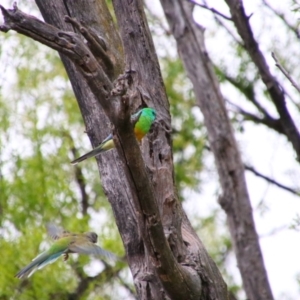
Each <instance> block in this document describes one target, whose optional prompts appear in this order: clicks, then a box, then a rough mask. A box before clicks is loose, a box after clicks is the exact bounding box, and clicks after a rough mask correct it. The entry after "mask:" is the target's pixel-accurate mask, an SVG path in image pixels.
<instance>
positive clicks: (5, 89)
mask: <svg viewBox="0 0 300 300" xmlns="http://www.w3.org/2000/svg"><path fill="white" fill-rule="evenodd" d="M1 45H2V48H1V50H2V51H1V58H4V57H6V58H7V59H6V61H5V60H4V59H3V60H2V59H1V61H2V66H1V67H3V68H4V69H5V70H6V78H5V80H4V79H3V80H1V81H0V86H1V90H0V92H1V93H0V117H1V121H0V131H1V136H0V189H1V195H0V211H1V213H0V239H1V242H0V251H1V253H2V254H3V255H5V257H6V259H2V260H1V261H0V299H25V300H26V299H67V298H68V297H69V296H70V295H72V294H73V293H75V292H76V289H77V288H78V286H79V284H80V283H81V282H82V281H84V280H87V278H89V280H90V282H91V283H90V284H88V285H87V289H86V290H85V291H84V293H83V295H82V298H80V299H107V296H105V295H108V294H115V295H116V298H115V299H118V293H117V292H116V291H117V290H118V289H119V287H120V284H119V283H118V282H119V279H118V278H117V277H115V276H110V277H107V278H106V277H103V276H102V277H103V278H102V280H96V279H97V278H98V277H97V276H98V275H97V274H96V275H94V273H93V275H90V273H91V271H90V270H89V269H87V271H86V270H85V268H83V267H84V266H86V265H89V264H92V266H93V265H94V264H95V263H97V264H99V260H97V259H95V258H89V257H87V256H86V257H85V256H81V257H77V256H73V257H71V258H70V259H69V261H67V262H66V263H64V262H63V261H62V259H59V260H58V261H57V262H55V263H54V264H53V265H50V266H47V267H45V268H44V269H42V270H41V271H37V272H36V273H35V274H34V275H33V276H32V277H30V278H29V279H25V280H19V279H16V278H14V275H15V274H16V273H17V272H18V271H19V270H20V269H21V268H23V267H24V266H25V265H27V264H28V263H30V261H31V259H33V258H34V257H35V256H37V254H38V253H40V252H41V251H44V250H45V249H46V248H47V247H49V245H50V243H51V241H50V240H49V238H48V237H47V235H46V232H45V224H46V223H47V222H49V221H50V222H55V223H57V224H58V225H60V226H63V227H65V228H66V229H68V230H70V231H74V232H83V231H87V230H89V231H90V230H94V231H96V232H97V233H98V236H99V241H100V245H101V246H102V247H104V248H106V249H108V250H111V251H113V252H115V253H117V254H118V255H123V253H124V252H123V246H122V242H121V239H120V237H119V234H118V231H117V229H116V225H115V224H114V219H113V216H112V212H111V210H110V208H109V205H108V203H107V200H106V198H105V197H104V194H103V191H102V189H101V185H100V182H99V175H98V171H97V168H96V166H95V163H93V162H92V161H90V162H87V164H89V166H90V168H86V169H84V170H82V172H83V176H84V181H85V183H86V186H85V188H86V189H87V192H88V195H89V199H88V202H89V208H88V212H89V213H88V214H83V213H82V205H81V201H82V199H81V194H80V191H79V187H78V184H77V182H76V178H75V176H76V174H75V168H74V167H73V166H71V165H70V164H69V162H70V160H71V159H74V154H73V153H72V148H73V147H74V144H75V145H77V144H82V142H80V141H81V139H82V136H84V135H85V134H84V132H83V128H84V125H83V123H82V117H81V115H80V112H79V109H78V105H77V103H76V100H75V98H74V95H73V92H72V90H71V88H70V84H69V82H68V79H67V75H66V73H65V71H64V69H63V67H62V64H61V62H60V59H59V57H58V55H57V54H56V53H55V52H54V51H51V50H50V49H47V48H46V47H44V46H41V45H39V44H38V43H33V42H32V41H31V40H29V39H28V38H24V37H22V36H20V35H18V36H16V35H15V34H12V35H1ZM33 57H35V59H32V58H33ZM87 146H89V145H88V144H87ZM79 151H81V149H80V150H79ZM102 215H103V217H102ZM96 216H98V217H97V218H96ZM100 217H101V220H103V222H102V221H101V222H100V223H99V220H98V219H99V218H100ZM95 219H97V224H94V226H93V225H92V224H93V222H95ZM124 267H125V265H124V264H121V265H118V267H117V268H118V270H117V271H118V272H119V271H120V270H122V269H123V268H124ZM99 268H100V269H99V271H98V273H99V274H102V273H103V272H104V271H105V269H106V267H105V266H104V265H103V264H101V263H100V267H99ZM103 268H104V269H103ZM80 269H82V270H83V271H82V272H81V273H80V276H79V275H78V272H79V270H80ZM101 269H103V271H102V270H101ZM104 273H105V272H104ZM94 277H95V278H96V279H95V280H93V278H94ZM96 285H97V288H98V289H101V290H102V292H99V295H97V296H95V294H94V291H95V290H96ZM108 291H109V292H108ZM111 291H115V292H114V293H111ZM92 295H93V296H92ZM111 299H113V297H112V298H111Z"/></svg>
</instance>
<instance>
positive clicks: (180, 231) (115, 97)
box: [0, 0, 229, 300]
mask: <svg viewBox="0 0 300 300" xmlns="http://www.w3.org/2000/svg"><path fill="white" fill-rule="evenodd" d="M36 2H37V4H38V6H39V8H40V10H41V12H42V14H43V16H44V19H45V20H46V22H48V23H49V24H52V25H48V24H45V23H43V22H41V21H38V20H37V19H35V18H33V17H30V16H28V15H25V14H23V13H22V12H20V11H19V10H18V9H17V8H16V7H15V8H14V9H13V10H5V9H4V8H3V7H2V8H1V9H2V13H3V15H4V18H5V25H3V26H1V28H0V29H1V30H2V31H8V30H10V29H14V30H16V31H17V32H19V33H22V34H25V35H27V36H29V37H31V38H34V39H36V40H38V41H39V42H41V43H44V44H45V45H47V46H49V47H52V48H53V49H55V50H57V51H59V52H60V54H61V57H62V60H63V62H64V64H65V67H66V70H67V72H68V75H69V77H70V80H71V83H72V86H73V89H74V91H75V94H76V97H77V99H78V103H79V106H80V109H81V111H82V114H83V118H84V120H85V124H86V127H87V133H88V135H89V138H90V140H91V142H92V144H93V146H95V145H97V144H98V143H99V142H100V141H101V140H102V139H103V137H104V136H106V135H107V133H108V131H109V130H108V129H109V124H108V121H107V120H108V119H109V120H110V121H111V123H112V124H113V125H114V140H115V143H116V148H117V152H115V151H112V152H109V153H105V154H103V155H102V156H99V157H98V158H97V161H98V166H99V170H100V174H101V179H102V184H103V188H104V191H105V193H106V195H107V197H108V199H109V201H110V203H111V205H112V208H113V211H114V214H115V217H116V222H117V225H118V228H119V231H120V234H121V237H122V239H123V243H124V246H125V250H126V254H127V258H128V263H129V266H130V268H131V271H132V274H133V277H134V282H135V286H136V289H137V293H138V297H139V298H140V299H208V300H210V299H228V298H229V294H228V291H227V287H226V284H225V283H224V281H223V279H222V277H221V275H220V273H219V271H218V269H217V267H216V265H215V264H214V262H213V261H212V260H211V259H210V257H209V256H208V255H207V253H206V250H205V249H204V247H203V245H202V243H201V241H200V240H199V238H198V237H197V235H196V233H195V232H194V230H193V229H192V227H191V225H190V223H189V221H188V219H187V217H186V215H185V213H184V212H183V210H182V207H181V205H180V203H179V202H178V197H177V194H176V189H175V187H174V175H173V161H172V150H171V139H170V128H171V125H170V116H169V111H168V102H167V98H166V95H165V89H164V86H163V83H162V79H161V74H160V70H159V65H158V61H157V57H156V55H155V50H154V47H153V42H152V40H151V36H150V33H149V29H148V26H147V22H146V18H145V15H144V12H143V7H142V2H141V1H137V0H133V1H131V2H130V3H124V1H117V0H115V1H114V2H113V4H114V7H115V12H116V16H117V19H118V22H119V26H120V28H121V35H122V40H123V44H124V50H125V53H126V55H125V56H126V60H127V65H128V66H130V69H131V70H129V71H130V72H127V73H125V74H124V75H123V76H122V77H118V79H117V80H116V81H115V82H113V80H114V79H116V78H117V76H118V75H120V74H121V73H122V72H123V71H124V66H123V52H122V47H121V42H120V39H119V37H118V34H117V33H116V30H115V27H114V24H113V23H112V20H111V16H110V15H109V13H108V10H107V8H105V7H106V6H105V5H106V4H105V2H104V1H98V2H95V1H76V3H74V2H72V3H71V1H70V2H69V1H55V0H43V1H42V0H37V1H36ZM65 15H66V16H68V17H67V18H64V16H65ZM74 18H76V19H77V21H76V20H75V19H74ZM65 21H67V23H65ZM81 21H84V23H82V22H81ZM79 22H81V23H79ZM95 30H96V31H95ZM74 32H77V33H78V34H75V33H74ZM95 32H96V33H97V34H95ZM110 32H113V33H112V35H110ZM99 34H100V35H101V36H102V38H99V36H98V35H99ZM81 35H82V36H84V38H85V40H86V41H87V42H88V43H87V44H86V43H84V40H83V38H82V36H81ZM140 104H147V105H148V106H153V107H155V108H156V110H157V111H158V121H157V123H156V124H155V126H154V130H153V132H152V133H151V134H150V135H149V139H148V140H147V139H145V140H144V141H143V144H142V149H143V157H142V156H141V152H140V149H139V147H138V144H137V141H136V139H135V137H134V135H133V131H132V126H131V124H130V122H129V116H130V112H131V111H130V110H131V109H130V108H131V106H132V108H133V109H135V108H136V107H138V106H140ZM106 117H108V119H107V118H106ZM124 179H126V180H124Z"/></svg>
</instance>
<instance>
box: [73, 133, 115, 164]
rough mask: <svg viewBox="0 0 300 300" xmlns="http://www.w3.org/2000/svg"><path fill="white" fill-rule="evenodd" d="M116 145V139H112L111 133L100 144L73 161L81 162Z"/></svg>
mask: <svg viewBox="0 0 300 300" xmlns="http://www.w3.org/2000/svg"><path fill="white" fill-rule="evenodd" d="M114 147H115V145H114V141H113V139H112V135H111V134H110V135H109V136H108V137H107V138H106V139H105V140H104V141H103V142H102V143H101V144H100V145H99V146H97V147H96V148H95V149H93V150H92V151H90V152H88V153H86V154H84V155H82V156H80V157H78V158H76V159H75V160H73V161H71V164H72V165H77V164H78V163H79V162H81V161H83V160H86V159H87V158H90V157H94V156H97V155H99V154H100V153H102V152H105V151H108V150H111V149H113V148H114Z"/></svg>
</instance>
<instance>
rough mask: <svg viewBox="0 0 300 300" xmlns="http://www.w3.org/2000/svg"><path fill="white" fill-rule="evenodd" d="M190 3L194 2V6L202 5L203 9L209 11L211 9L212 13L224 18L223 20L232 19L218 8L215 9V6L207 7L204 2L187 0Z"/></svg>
mask: <svg viewBox="0 0 300 300" xmlns="http://www.w3.org/2000/svg"><path fill="white" fill-rule="evenodd" d="M189 1H190V2H191V3H193V4H195V5H196V6H199V7H202V8H204V9H207V10H209V11H211V12H212V13H214V14H216V15H218V16H220V17H222V18H224V19H225V20H228V21H232V19H231V18H230V17H227V16H226V15H224V14H223V13H221V12H219V11H218V10H216V9H215V8H213V7H208V6H207V5H205V4H200V3H198V2H197V1H195V0H189Z"/></svg>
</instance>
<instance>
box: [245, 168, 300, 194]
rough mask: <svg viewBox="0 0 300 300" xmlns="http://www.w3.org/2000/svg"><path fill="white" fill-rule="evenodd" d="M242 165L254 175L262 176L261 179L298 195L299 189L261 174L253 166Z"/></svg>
mask: <svg viewBox="0 0 300 300" xmlns="http://www.w3.org/2000/svg"><path fill="white" fill-rule="evenodd" d="M244 166H245V169H246V170H247V171H250V172H251V173H253V174H254V175H255V176H257V177H260V178H263V179H264V180H266V181H267V182H269V183H271V184H274V185H276V186H278V187H279V188H281V189H283V190H285V191H287V192H290V193H292V194H294V195H296V196H299V195H300V191H297V190H296V189H293V188H291V187H288V186H286V185H284V184H281V183H280V182H278V181H276V180H274V179H272V178H271V177H269V176H266V175H263V174H262V173H260V172H258V171H257V170H256V169H255V168H254V167H251V166H249V165H246V164H245V165H244Z"/></svg>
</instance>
